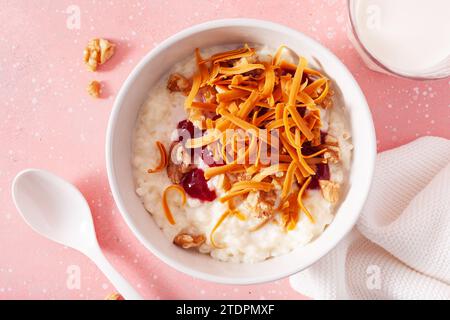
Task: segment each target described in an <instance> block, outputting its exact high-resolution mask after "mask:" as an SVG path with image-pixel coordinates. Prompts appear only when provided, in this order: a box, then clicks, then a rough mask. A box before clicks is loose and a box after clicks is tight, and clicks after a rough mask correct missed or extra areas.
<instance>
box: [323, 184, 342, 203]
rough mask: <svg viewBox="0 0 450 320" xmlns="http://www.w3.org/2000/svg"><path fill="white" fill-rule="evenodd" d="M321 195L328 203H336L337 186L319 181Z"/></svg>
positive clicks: (337, 197)
mask: <svg viewBox="0 0 450 320" xmlns="http://www.w3.org/2000/svg"><path fill="white" fill-rule="evenodd" d="M319 185H320V189H322V195H323V197H324V198H325V200H327V201H328V202H330V203H333V204H334V203H336V202H338V200H339V184H337V183H335V182H332V181H329V180H319Z"/></svg>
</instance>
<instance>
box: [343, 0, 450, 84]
mask: <svg viewBox="0 0 450 320" xmlns="http://www.w3.org/2000/svg"><path fill="white" fill-rule="evenodd" d="M350 6H351V7H350V10H351V12H352V17H353V22H354V25H355V32H356V34H357V35H358V37H359V40H360V42H361V43H362V45H363V46H364V47H365V48H366V50H367V51H369V53H370V54H371V55H372V56H373V57H374V58H375V59H376V60H378V61H379V62H380V63H381V64H383V65H384V66H386V67H387V68H388V69H390V70H392V71H394V72H396V73H400V74H403V75H409V76H430V77H432V76H433V75H435V76H443V75H449V74H450V70H449V69H450V0H354V1H351V4H350Z"/></svg>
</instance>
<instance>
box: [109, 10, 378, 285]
mask: <svg viewBox="0 0 450 320" xmlns="http://www.w3.org/2000/svg"><path fill="white" fill-rule="evenodd" d="M220 27H244V28H245V27H256V28H266V29H267V28H270V29H272V30H276V31H279V32H280V33H287V34H292V35H293V36H295V37H299V38H303V39H307V40H308V41H309V42H310V43H312V44H314V45H315V46H317V47H319V48H320V50H322V51H324V52H325V53H327V54H328V55H331V56H332V57H334V59H335V63H336V64H338V65H339V66H340V67H341V68H343V69H345V70H346V71H347V72H348V76H349V80H350V81H351V82H352V83H351V85H352V86H353V87H354V90H355V92H357V94H358V95H359V96H360V97H361V99H362V101H364V102H365V103H364V105H361V106H359V107H360V108H364V109H365V113H366V115H367V117H368V120H369V123H370V124H371V125H370V126H368V127H367V129H366V130H367V134H368V135H369V136H370V139H369V140H370V141H366V143H367V144H366V147H367V154H366V155H365V156H366V158H365V162H366V164H367V170H368V176H367V177H368V181H367V182H366V183H365V185H364V187H365V188H364V189H363V190H360V193H362V194H364V196H361V197H360V198H359V203H357V204H355V205H354V210H355V212H358V213H357V214H354V215H353V216H352V219H349V220H348V221H347V224H345V225H343V226H342V229H343V230H342V233H341V234H342V237H341V238H340V239H338V240H337V241H334V242H330V243H329V244H327V246H325V247H324V250H323V252H322V253H321V254H316V255H314V257H312V259H309V260H310V261H311V260H312V262H311V263H309V264H308V265H307V266H306V267H304V266H298V267H297V268H290V269H289V270H286V271H284V272H274V273H273V275H267V276H252V277H246V278H233V277H230V276H218V275H211V274H206V273H203V272H201V271H198V270H196V269H194V268H191V267H188V266H186V265H184V264H182V263H179V262H178V261H177V260H174V259H171V258H169V257H168V256H166V255H165V254H164V253H163V252H161V251H159V250H158V249H157V248H155V247H154V246H153V244H152V243H150V242H148V241H147V240H146V239H145V236H144V235H143V234H142V233H141V232H140V231H139V229H138V228H137V227H135V225H134V224H133V222H132V219H131V218H130V217H129V214H128V212H127V210H126V209H125V204H124V201H123V199H122V196H121V195H120V192H119V190H118V181H117V177H116V175H115V170H114V162H113V156H112V151H113V133H114V131H115V128H116V124H117V122H118V115H119V111H120V109H121V106H122V105H123V102H124V99H125V96H126V95H127V92H128V91H129V89H130V86H131V85H132V84H133V83H134V80H135V79H136V78H137V76H138V75H139V74H140V72H141V71H142V69H143V68H144V66H145V65H146V64H147V63H148V62H149V61H151V60H152V59H153V58H154V57H156V56H157V55H159V54H160V53H161V52H163V51H164V50H166V49H167V48H168V47H170V46H172V45H173V44H175V43H176V42H178V41H179V40H181V39H183V38H185V37H188V36H190V35H192V34H196V33H199V32H202V31H206V30H208V29H214V28H220ZM375 159H376V135H375V128H374V125H373V119H372V114H371V111H370V108H369V106H368V103H367V100H366V98H365V96H364V93H363V92H362V90H361V88H360V86H359V85H358V83H357V82H356V80H355V79H354V77H353V75H352V74H351V72H350V71H349V70H348V68H347V67H346V66H345V65H344V64H343V63H342V61H341V60H340V59H339V58H338V57H337V56H336V55H335V54H334V53H332V52H331V51H330V50H329V49H328V48H326V47H325V46H323V45H322V44H320V43H319V42H317V41H315V40H314V39H312V38H310V37H309V36H307V35H305V34H303V33H302V32H300V31H297V30H295V29H292V28H290V27H287V26H284V25H281V24H278V23H274V22H271V21H266V20H259V19H247V18H238V19H220V20H212V21H208V22H204V23H201V24H197V25H194V26H191V27H188V28H186V29H183V30H182V31H180V32H178V33H176V34H174V35H172V36H170V37H169V38H167V39H165V40H164V41H162V42H161V43H160V44H159V45H157V46H156V47H155V48H153V49H152V50H151V51H150V52H148V53H147V54H146V55H145V56H144V57H143V58H142V59H141V60H140V62H139V63H138V64H137V65H136V66H135V67H134V68H133V70H132V71H131V73H130V74H129V75H128V77H127V78H126V80H125V81H124V82H123V84H122V86H121V88H120V90H119V93H118V94H117V97H116V99H115V101H114V105H113V108H112V111H111V114H110V117H109V121H108V126H107V131H106V141H105V160H106V169H107V176H108V182H109V185H110V189H111V192H112V195H113V199H114V201H115V204H116V206H117V207H118V209H119V212H120V214H121V215H122V217H123V219H124V220H125V222H126V224H127V226H128V228H129V229H131V231H132V233H133V234H134V236H135V237H136V238H137V239H138V240H139V241H140V242H141V243H142V244H143V245H144V247H145V248H146V249H148V250H150V252H151V253H153V254H154V255H155V256H156V257H158V258H159V259H161V260H162V261H163V262H164V263H166V264H167V265H169V266H170V267H172V268H174V269H175V270H177V271H181V272H183V273H185V274H187V275H190V276H193V277H195V278H198V279H201V280H206V281H210V282H215V283H221V284H234V285H250V284H260V283H265V282H270V281H275V280H279V279H282V278H285V277H288V276H291V275H293V274H295V273H297V272H299V271H301V270H304V269H305V268H307V267H309V266H311V265H312V264H313V263H314V262H316V261H317V260H319V259H320V258H321V257H323V256H325V255H326V254H327V253H329V252H330V251H331V250H332V249H333V248H334V247H336V245H337V244H338V243H340V241H341V240H343V239H344V238H345V236H346V235H347V234H348V233H349V232H350V231H351V229H352V228H353V226H354V225H355V224H356V221H357V219H358V218H359V216H360V213H361V211H362V209H363V205H364V203H365V201H366V199H367V196H368V194H369V190H370V186H371V184H372V180H373V173H374V170H375ZM224 263H228V262H224Z"/></svg>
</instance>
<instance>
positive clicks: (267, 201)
mask: <svg viewBox="0 0 450 320" xmlns="http://www.w3.org/2000/svg"><path fill="white" fill-rule="evenodd" d="M276 200H277V194H276V192H275V191H273V190H271V191H269V192H264V191H258V192H250V193H249V195H248V196H247V205H248V206H249V207H250V209H251V211H252V215H253V216H254V217H256V218H259V219H261V218H269V217H271V216H272V215H273V212H274V206H275V202H276Z"/></svg>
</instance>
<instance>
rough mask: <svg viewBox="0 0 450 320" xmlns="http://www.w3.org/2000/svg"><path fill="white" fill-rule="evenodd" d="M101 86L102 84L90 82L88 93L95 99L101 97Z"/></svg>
mask: <svg viewBox="0 0 450 320" xmlns="http://www.w3.org/2000/svg"><path fill="white" fill-rule="evenodd" d="M100 91H101V84H100V82H98V81H96V80H93V81H91V82H89V85H88V87H87V92H88V93H89V94H90V95H91V96H92V97H94V98H98V97H100Z"/></svg>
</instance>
